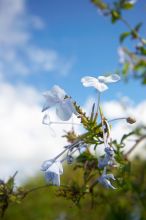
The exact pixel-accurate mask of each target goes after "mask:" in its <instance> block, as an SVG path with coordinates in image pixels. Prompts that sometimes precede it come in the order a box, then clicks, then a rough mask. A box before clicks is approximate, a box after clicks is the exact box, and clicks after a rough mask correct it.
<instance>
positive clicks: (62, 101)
mask: <svg viewBox="0 0 146 220" xmlns="http://www.w3.org/2000/svg"><path fill="white" fill-rule="evenodd" d="M43 95H44V97H45V99H46V103H45V105H44V107H43V109H42V112H44V111H46V110H47V109H49V108H51V107H53V106H55V107H56V114H57V116H58V117H59V118H60V119H61V120H63V121H67V120H69V119H70V117H71V116H72V114H73V113H74V114H76V110H75V108H74V105H73V102H72V100H71V98H66V95H67V94H66V92H65V91H64V90H63V89H62V88H60V87H59V86H57V85H55V86H53V88H52V89H51V90H50V91H47V92H45V93H44V94H43Z"/></svg>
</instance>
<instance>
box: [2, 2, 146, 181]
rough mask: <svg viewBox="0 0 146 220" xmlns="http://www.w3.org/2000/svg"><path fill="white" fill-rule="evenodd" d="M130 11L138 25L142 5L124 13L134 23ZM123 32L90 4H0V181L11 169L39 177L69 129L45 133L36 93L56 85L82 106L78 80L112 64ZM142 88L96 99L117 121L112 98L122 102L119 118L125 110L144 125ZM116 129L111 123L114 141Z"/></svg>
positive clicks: (125, 87) (87, 98)
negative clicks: (65, 131) (126, 103)
mask: <svg viewBox="0 0 146 220" xmlns="http://www.w3.org/2000/svg"><path fill="white" fill-rule="evenodd" d="M137 14H138V17H139V20H142V21H144V20H145V19H146V4H145V3H144V1H143V2H142V1H141V0H139V2H138V3H137V4H136V6H135V9H134V10H133V11H132V12H130V13H129V14H125V16H126V17H127V18H128V20H129V21H130V23H131V24H135V23H136V22H137V21H136V16H135V15H137ZM145 30H146V29H145V26H144V28H143V31H142V34H145V35H146V31H145ZM122 31H126V29H125V27H124V25H122V24H120V23H119V24H117V25H111V24H110V22H109V21H108V19H106V18H104V17H102V16H101V15H99V13H98V11H97V10H96V8H95V7H94V6H93V5H92V4H91V3H90V1H89V0H78V1H67V0H62V1H57V0H43V1H41V0H37V1H36V0H0V122H1V126H0V143H1V145H0V178H7V176H9V175H11V174H13V173H14V172H15V171H16V170H19V174H18V178H20V179H23V178H24V179H25V177H27V176H32V175H34V174H35V173H36V172H37V171H38V172H40V165H41V163H42V161H43V160H46V159H49V158H50V157H52V156H54V155H56V153H57V152H59V151H60V150H61V147H62V146H63V145H64V144H65V140H64V139H63V138H61V135H62V134H63V130H64V129H68V128H71V125H68V126H67V125H66V126H65V125H64V126H62V125H59V126H55V125H54V126H53V129H54V130H55V136H52V134H51V132H52V131H51V130H50V129H49V128H48V127H46V126H44V125H42V124H41V121H42V117H43V114H42V113H41V108H42V105H43V101H44V100H43V97H42V93H43V92H44V91H46V90H48V89H50V88H51V87H52V86H53V85H54V84H57V85H60V86H61V87H63V88H64V89H65V91H67V92H68V94H70V95H71V96H72V97H73V98H74V99H75V100H76V101H77V102H78V103H79V104H80V105H82V106H84V107H85V108H86V109H89V108H90V106H91V103H92V101H94V96H95V93H94V91H93V90H92V89H86V88H84V87H83V86H82V85H81V82H80V79H81V77H83V76H85V75H91V76H98V75H102V74H106V73H111V72H112V71H114V70H115V69H116V68H118V67H119V62H118V53H117V49H118V47H119V43H118V36H119V34H120V33H121V32H122ZM127 43H128V42H127ZM145 90H146V88H145V87H142V86H141V85H140V83H139V82H138V81H134V80H130V82H129V83H127V84H125V82H123V80H121V82H119V83H117V84H115V85H112V86H110V90H108V91H107V92H105V93H104V95H103V105H104V109H105V114H106V115H107V116H108V117H109V118H113V117H117V116H123V115H124V114H125V110H124V108H123V107H121V105H120V104H119V99H120V100H121V99H122V100H123V98H122V97H128V98H126V100H127V99H128V105H130V107H129V109H128V110H126V114H127V112H128V111H130V113H131V112H132V114H134V115H136V117H137V118H138V121H139V122H140V121H142V122H145V123H146V113H145V111H144V109H145V108H146V101H145V96H146V95H145V94H146V92H145ZM124 100H125V98H124ZM50 114H51V117H52V120H55V121H57V120H58V118H57V116H56V115H55V113H54V111H53V110H51V113H50ZM74 120H76V119H74ZM123 126H125V125H122V124H117V125H115V127H114V131H115V133H114V132H113V136H114V135H115V136H117V135H119V133H121V132H122V129H123V128H124V129H125V127H123ZM121 127H122V128H121ZM128 129H129V128H128ZM116 132H117V133H118V134H117V133H116Z"/></svg>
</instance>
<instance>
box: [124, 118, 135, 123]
mask: <svg viewBox="0 0 146 220" xmlns="http://www.w3.org/2000/svg"><path fill="white" fill-rule="evenodd" d="M126 121H127V123H129V124H134V123H135V122H136V119H135V118H132V117H128V118H127V119H126Z"/></svg>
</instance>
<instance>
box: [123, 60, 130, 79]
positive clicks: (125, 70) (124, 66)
mask: <svg viewBox="0 0 146 220" xmlns="http://www.w3.org/2000/svg"><path fill="white" fill-rule="evenodd" d="M128 71H129V63H128V62H127V63H124V65H123V69H122V74H123V75H124V76H126V75H127V73H128Z"/></svg>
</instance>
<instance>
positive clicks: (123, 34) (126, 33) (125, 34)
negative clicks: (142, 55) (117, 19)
mask: <svg viewBox="0 0 146 220" xmlns="http://www.w3.org/2000/svg"><path fill="white" fill-rule="evenodd" d="M129 35H130V32H124V33H122V34H121V35H120V43H123V41H124V40H125V38H126V37H128V36H129Z"/></svg>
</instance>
